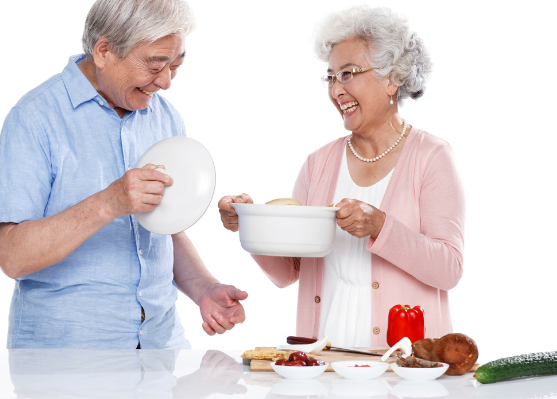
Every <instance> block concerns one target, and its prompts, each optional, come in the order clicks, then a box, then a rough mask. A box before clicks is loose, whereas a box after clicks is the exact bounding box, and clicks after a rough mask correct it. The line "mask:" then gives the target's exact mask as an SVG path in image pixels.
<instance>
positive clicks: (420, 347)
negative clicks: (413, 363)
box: [412, 338, 437, 360]
mask: <svg viewBox="0 0 557 399" xmlns="http://www.w3.org/2000/svg"><path fill="white" fill-rule="evenodd" d="M435 341H437V339H433V338H426V339H420V340H419V341H416V342H414V343H413V344H412V351H413V352H414V356H416V357H419V358H420V359H425V360H433V353H432V352H433V344H434V343H435Z"/></svg>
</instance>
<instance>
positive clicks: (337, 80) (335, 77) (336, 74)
mask: <svg viewBox="0 0 557 399" xmlns="http://www.w3.org/2000/svg"><path fill="white" fill-rule="evenodd" d="M372 69H381V68H377V67H376V68H360V67H358V68H352V70H348V69H343V70H341V71H338V72H337V73H335V74H334V75H323V76H321V82H323V78H324V77H325V76H332V77H333V83H331V84H330V85H329V86H328V87H327V88H328V89H330V88H331V87H333V86H334V85H335V82H339V83H343V82H341V81H340V80H339V79H338V74H339V73H341V72H346V71H350V73H352V75H354V74H357V73H362V72H367V71H371V70H372ZM352 78H354V76H352ZM352 78H350V80H352ZM350 80H348V82H350Z"/></svg>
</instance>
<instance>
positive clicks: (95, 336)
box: [0, 55, 189, 349]
mask: <svg viewBox="0 0 557 399" xmlns="http://www.w3.org/2000/svg"><path fill="white" fill-rule="evenodd" d="M83 57H84V55H78V56H73V57H71V58H70V60H69V62H68V65H67V66H66V68H65V69H64V70H63V71H62V73H61V74H58V75H55V76H53V77H52V78H50V79H49V80H47V81H46V82H44V83H43V84H41V85H40V86H39V87H37V88H35V89H33V90H31V91H30V92H29V93H27V94H26V95H25V96H23V98H22V99H21V100H20V101H19V102H18V103H17V104H16V106H15V107H14V108H12V110H11V111H10V113H9V114H8V116H7V117H6V120H5V122H4V126H3V128H2V135H1V136H0V171H1V173H0V198H1V200H0V222H14V223H21V222H24V221H28V220H35V219H40V218H44V217H48V216H52V215H56V214H58V213H60V212H61V211H63V210H65V209H67V208H69V207H71V206H72V205H75V204H77V203H78V202H81V201H83V200H84V199H85V198H87V197H89V196H90V195H92V194H95V193H97V192H99V191H101V190H103V189H105V188H107V187H108V186H109V185H110V184H111V183H112V182H113V181H115V180H117V179H119V178H121V177H122V176H123V175H124V173H125V172H126V171H127V170H128V169H129V168H133V167H134V166H135V164H136V162H137V161H138V159H139V158H140V157H141V155H142V154H143V152H144V151H145V150H147V148H149V147H150V146H151V145H153V144H154V143H156V142H158V141H159V140H162V139H164V138H167V137H170V136H185V127H184V122H183V120H182V118H181V117H180V115H179V114H178V112H177V111H176V110H175V109H174V108H173V107H172V105H170V103H169V102H168V101H166V100H165V99H164V98H162V97H160V96H159V95H157V94H154V95H153V98H152V100H151V104H150V105H149V107H147V108H146V109H144V110H139V111H134V112H128V113H126V115H125V116H124V118H122V119H120V117H119V116H118V114H117V113H116V112H115V111H114V110H113V109H111V108H110V107H109V106H108V105H107V103H106V100H105V99H103V98H102V97H101V96H100V95H99V93H97V91H96V90H95V89H94V88H93V86H92V85H91V83H90V82H89V81H88V80H87V78H86V77H85V75H83V73H82V72H81V71H80V70H79V68H78V66H77V64H78V63H79V62H81V60H83ZM173 259H174V256H173V245H172V238H171V237H170V236H163V235H157V234H153V233H150V232H149V231H147V230H145V229H144V228H143V227H141V226H140V225H139V224H138V223H137V220H136V219H135V217H134V216H125V217H120V218H117V219H115V220H114V221H113V222H112V223H110V224H108V225H106V226H105V227H103V228H102V229H101V230H99V231H98V232H97V233H96V234H94V235H93V236H92V237H91V238H89V239H88V240H87V241H85V242H84V243H83V244H81V245H80V246H79V247H78V248H77V249H76V250H75V251H74V252H73V253H71V254H70V255H69V256H68V257H67V258H66V259H64V260H63V261H61V262H59V263H57V264H55V265H52V266H50V267H47V268H46V269H43V270H40V271H38V272H35V273H33V274H30V275H28V276H25V277H21V278H18V279H17V280H16V281H15V289H14V293H13V297H12V303H11V307H10V316H9V332H8V348H9V349H11V348H118V349H126V348H133V349H135V348H136V347H137V344H138V342H141V347H142V348H145V349H150V348H159V349H163V348H172V349H180V348H183V349H187V348H189V343H188V341H187V340H186V339H185V337H184V329H183V327H182V325H181V323H180V320H179V318H178V314H177V312H176V307H175V302H176V299H177V292H178V291H177V288H176V283H175V282H174V279H173V278H174V275H173V270H172V268H173ZM141 307H143V308H144V310H145V316H146V319H145V322H144V323H141Z"/></svg>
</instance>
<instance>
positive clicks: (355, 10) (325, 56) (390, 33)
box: [315, 5, 431, 104]
mask: <svg viewBox="0 0 557 399" xmlns="http://www.w3.org/2000/svg"><path fill="white" fill-rule="evenodd" d="M348 39H362V40H365V41H366V42H367V43H368V48H369V54H368V58H369V61H370V62H371V66H372V67H379V68H380V69H375V70H374V71H373V72H374V73H375V76H376V77H377V78H378V79H383V78H385V77H389V78H390V79H391V82H393V83H395V84H396V85H398V91H397V102H398V104H402V100H404V99H405V98H408V97H410V98H412V99H417V98H419V97H421V96H422V95H423V94H424V90H425V82H426V80H427V77H428V75H429V73H430V72H431V61H430V59H429V55H428V53H427V51H426V49H425V47H424V43H423V41H422V39H420V38H419V37H418V36H417V35H416V33H415V32H412V31H410V28H409V27H408V22H407V21H406V19H404V18H401V17H399V16H398V15H396V14H395V13H394V12H393V11H391V10H390V9H389V8H373V7H369V6H365V5H363V6H357V7H352V8H349V9H347V10H344V11H340V12H336V13H332V14H329V15H328V16H327V17H326V18H325V19H324V20H323V21H322V22H321V23H320V24H319V25H318V26H317V28H316V31H315V52H316V54H317V57H318V58H319V59H320V60H322V61H325V62H328V61H329V56H330V54H331V49H332V48H333V46H334V45H335V44H337V43H340V42H342V41H344V40H348Z"/></svg>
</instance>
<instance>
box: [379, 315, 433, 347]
mask: <svg viewBox="0 0 557 399" xmlns="http://www.w3.org/2000/svg"><path fill="white" fill-rule="evenodd" d="M404 337H408V338H409V339H410V341H412V343H414V342H416V341H419V340H420V339H424V338H425V324H424V310H423V308H422V307H421V306H414V307H413V308H411V307H410V305H404V306H402V305H395V306H393V307H392V308H391V310H389V325H388V328H387V344H389V346H393V345H394V344H396V343H397V342H398V341H400V340H401V339H402V338H404Z"/></svg>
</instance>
